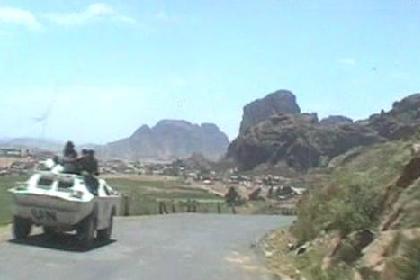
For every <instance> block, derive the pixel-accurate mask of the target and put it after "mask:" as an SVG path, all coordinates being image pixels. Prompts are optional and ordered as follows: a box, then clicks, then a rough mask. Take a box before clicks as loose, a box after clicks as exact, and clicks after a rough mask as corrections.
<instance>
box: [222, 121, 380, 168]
mask: <svg viewBox="0 0 420 280" xmlns="http://www.w3.org/2000/svg"><path fill="white" fill-rule="evenodd" d="M379 141H381V137H379V136H378V135H377V134H376V133H375V131H373V130H372V129H370V128H368V127H364V126H360V125H357V124H346V125H341V126H337V127H330V126H324V125H320V124H319V123H318V122H314V120H313V118H308V117H307V115H304V114H295V115H292V114H278V115H276V116H273V117H271V118H270V119H269V120H267V121H263V122H260V123H259V124H257V125H255V126H253V127H251V128H249V129H248V130H247V131H246V132H245V133H243V134H241V135H240V136H239V137H238V138H237V139H236V140H234V141H233V142H232V143H231V145H230V146H229V149H228V154H227V156H228V157H231V158H233V159H234V160H235V162H236V163H237V164H238V167H239V168H241V169H242V170H249V169H252V168H254V167H256V166H258V165H259V164H262V163H269V164H271V165H276V164H279V163H286V164H287V165H288V166H290V167H292V168H294V169H295V170H301V171H302V170H307V169H309V168H311V167H317V166H319V165H320V163H321V160H322V158H323V157H326V158H328V159H329V158H333V157H335V156H337V155H339V154H341V153H344V152H345V151H347V150H349V149H351V148H353V147H356V146H359V145H369V144H372V143H376V142H379Z"/></svg>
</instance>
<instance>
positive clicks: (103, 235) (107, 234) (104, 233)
mask: <svg viewBox="0 0 420 280" xmlns="http://www.w3.org/2000/svg"><path fill="white" fill-rule="evenodd" d="M109 219H110V220H109V226H108V228H106V229H101V230H98V235H97V238H98V240H100V241H107V240H110V239H111V236H112V224H113V220H114V213H111V216H110V217H109Z"/></svg>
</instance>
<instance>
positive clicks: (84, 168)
mask: <svg viewBox="0 0 420 280" xmlns="http://www.w3.org/2000/svg"><path fill="white" fill-rule="evenodd" d="M79 165H80V170H81V174H82V175H83V176H84V177H85V184H86V186H87V187H88V188H89V190H90V192H91V193H93V194H94V195H97V194H98V187H99V182H98V179H96V178H95V176H98V175H99V170H98V161H97V160H96V159H95V151H94V150H88V149H83V150H82V157H81V158H79Z"/></svg>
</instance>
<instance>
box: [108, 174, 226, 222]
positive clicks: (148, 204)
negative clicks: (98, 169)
mask: <svg viewBox="0 0 420 280" xmlns="http://www.w3.org/2000/svg"><path fill="white" fill-rule="evenodd" d="M107 182H108V183H109V184H110V185H111V186H112V187H113V188H115V189H116V190H118V191H120V192H121V193H122V194H124V195H127V196H128V199H129V205H130V209H129V212H130V215H149V214H158V213H159V202H165V204H166V208H167V211H168V212H173V210H174V207H175V211H176V212H184V211H186V210H187V209H188V202H192V201H194V202H195V205H196V210H197V212H204V213H208V212H213V213H214V212H218V203H220V207H221V209H220V210H221V212H228V211H229V209H228V208H227V207H226V205H225V204H224V200H223V199H222V198H220V197H218V196H216V195H213V194H210V193H208V192H207V191H205V190H202V189H198V188H194V187H190V186H184V185H182V183H183V182H182V181H181V180H180V179H176V178H172V179H168V178H167V177H165V178H162V180H150V179H147V178H146V179H142V177H120V178H109V179H107Z"/></svg>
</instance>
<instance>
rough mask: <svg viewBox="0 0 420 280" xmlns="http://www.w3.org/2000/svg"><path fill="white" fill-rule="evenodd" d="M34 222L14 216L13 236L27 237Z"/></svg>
mask: <svg viewBox="0 0 420 280" xmlns="http://www.w3.org/2000/svg"><path fill="white" fill-rule="evenodd" d="M31 228H32V223H31V221H30V220H27V219H24V218H20V217H17V216H14V217H13V236H14V237H15V239H25V238H26V237H28V235H29V234H30V233H31Z"/></svg>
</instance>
